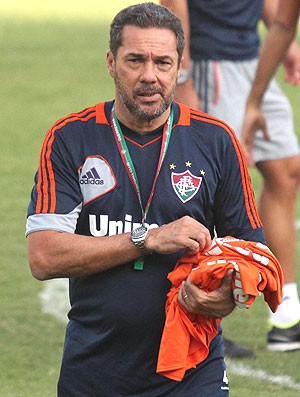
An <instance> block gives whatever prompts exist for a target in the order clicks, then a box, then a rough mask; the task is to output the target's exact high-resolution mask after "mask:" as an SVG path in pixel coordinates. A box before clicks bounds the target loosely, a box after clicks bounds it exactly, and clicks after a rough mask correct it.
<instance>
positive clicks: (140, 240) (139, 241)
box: [130, 225, 149, 255]
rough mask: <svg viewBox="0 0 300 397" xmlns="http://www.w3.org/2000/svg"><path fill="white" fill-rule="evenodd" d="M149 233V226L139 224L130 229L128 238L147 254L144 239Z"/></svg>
mask: <svg viewBox="0 0 300 397" xmlns="http://www.w3.org/2000/svg"><path fill="white" fill-rule="evenodd" d="M148 233H149V226H145V225H141V226H139V227H137V228H136V229H134V230H132V232H131V235H130V239H131V241H132V242H133V244H134V245H135V246H136V247H138V248H139V249H140V250H141V252H142V254H143V255H146V254H149V252H148V250H147V249H146V247H145V241H146V238H147V236H148Z"/></svg>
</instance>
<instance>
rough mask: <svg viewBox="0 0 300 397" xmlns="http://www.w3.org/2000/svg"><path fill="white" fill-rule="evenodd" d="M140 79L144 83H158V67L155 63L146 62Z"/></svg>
mask: <svg viewBox="0 0 300 397" xmlns="http://www.w3.org/2000/svg"><path fill="white" fill-rule="evenodd" d="M140 78H141V81H143V82H147V83H155V82H156V81H157V76H156V65H155V64H154V63H153V62H145V63H144V65H143V69H142V73H141V77H140Z"/></svg>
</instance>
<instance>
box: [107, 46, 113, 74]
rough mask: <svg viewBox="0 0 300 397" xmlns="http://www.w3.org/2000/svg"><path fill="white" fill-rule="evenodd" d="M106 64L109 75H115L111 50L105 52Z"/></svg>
mask: <svg viewBox="0 0 300 397" xmlns="http://www.w3.org/2000/svg"><path fill="white" fill-rule="evenodd" d="M106 64H107V69H108V72H109V74H110V76H111V77H114V76H115V58H114V56H113V53H112V52H111V50H108V51H107V53H106Z"/></svg>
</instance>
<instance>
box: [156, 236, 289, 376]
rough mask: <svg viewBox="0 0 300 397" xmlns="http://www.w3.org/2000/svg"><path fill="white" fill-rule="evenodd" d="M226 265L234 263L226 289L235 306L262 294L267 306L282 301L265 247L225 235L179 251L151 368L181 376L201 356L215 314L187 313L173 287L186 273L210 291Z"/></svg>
mask: <svg viewBox="0 0 300 397" xmlns="http://www.w3.org/2000/svg"><path fill="white" fill-rule="evenodd" d="M229 269H234V272H233V277H232V291H233V297H234V300H235V303H236V305H237V306H238V307H240V308H249V307H250V306H251V305H252V303H253V302H254V300H255V298H256V297H257V296H259V295H261V294H263V295H264V299H265V301H266V302H267V304H268V305H269V307H270V309H271V310H272V311H273V312H275V311H276V309H277V307H278V305H279V304H280V303H281V301H282V283H283V275H282V270H281V267H280V264H279V262H278V260H277V259H276V258H275V256H274V255H273V254H272V252H271V251H270V250H269V248H268V247H267V246H265V245H263V244H261V243H257V242H253V241H245V240H239V239H236V238H234V237H230V236H227V237H224V238H215V239H214V240H213V241H212V244H211V246H210V248H209V249H207V250H205V251H203V252H199V253H198V254H196V255H193V256H191V255H184V256H183V257H182V258H181V259H180V260H179V261H178V262H177V264H176V266H175V269H174V270H173V271H172V272H170V273H169V275H168V279H169V280H170V281H171V283H172V287H171V289H170V291H169V293H168V296H167V303H166V321H165V326H164V330H163V334H162V339H161V344H160V350H159V356H158V362H157V369H156V372H157V373H159V374H161V375H164V376H166V377H168V378H170V379H173V380H177V381H181V380H182V378H183V377H184V374H185V372H186V371H187V370H188V369H190V368H195V367H196V365H197V364H199V363H200V362H202V361H203V360H205V358H206V357H207V355H208V352H209V345H210V342H211V341H212V339H213V338H214V337H215V336H216V335H217V333H218V325H219V324H220V322H221V318H219V319H212V318H208V317H206V316H203V315H201V314H191V313H187V312H186V311H185V310H184V309H183V308H182V307H181V306H180V304H179V303H178V292H179V290H180V288H181V284H182V282H183V281H184V280H186V278H187V277H188V276H189V275H190V278H191V281H192V282H193V283H194V284H196V285H198V286H199V288H201V289H203V290H205V291H206V292H210V291H213V290H215V289H216V288H218V287H220V286H221V284H222V280H223V278H224V277H225V275H226V273H227V271H228V270H229Z"/></svg>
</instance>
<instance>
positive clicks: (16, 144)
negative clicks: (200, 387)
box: [0, 0, 300, 397]
mask: <svg viewBox="0 0 300 397" xmlns="http://www.w3.org/2000/svg"><path fill="white" fill-rule="evenodd" d="M100 3H102V2H99V1H95V0H94V1H91V0H86V1H85V2H71V1H63V0H61V1H58V0H55V1H54V0H53V1H51V2H50V1H46V2H37V1H36V2H35V1H26V2H20V1H16V0H14V1H9V2H1V4H0V47H1V55H2V56H1V59H0V74H1V94H0V95H1V96H0V98H1V102H0V105H1V106H0V115H1V120H2V122H1V133H0V153H1V162H0V167H1V168H0V173H1V185H2V188H1V191H2V194H1V208H2V221H1V223H0V232H1V244H0V258H1V259H0V260H1V273H0V274H1V277H0V294H1V299H0V313H1V315H0V396H1V397H53V396H55V395H56V381H57V378H58V372H59V366H60V359H61V354H62V346H63V339H64V324H63V322H62V321H60V320H58V319H57V318H56V317H54V316H52V315H50V314H47V313H45V312H43V310H42V302H41V298H40V293H41V292H42V291H43V289H44V287H45V285H46V284H45V283H40V282H37V281H35V280H34V279H33V278H32V276H31V274H30V271H29V268H28V263H27V255H26V242H25V238H24V228H25V220H26V209H27V204H28V201H29V196H30V190H31V187H32V183H33V175H34V172H35V169H36V167H37V161H38V155H39V149H40V145H41V141H42V139H43V136H44V134H45V132H46V130H47V128H48V127H49V126H50V125H51V124H52V122H53V121H55V120H56V119H58V118H59V117H61V116H63V115H65V114H67V113H69V112H71V111H75V110H80V109H82V108H84V107H86V106H88V105H93V104H95V103H97V102H99V101H101V100H104V99H109V98H112V97H113V85H112V82H111V80H110V78H109V77H108V75H107V72H106V66H105V52H106V49H107V46H108V44H107V43H108V24H109V20H110V18H111V16H112V15H113V14H114V13H115V12H116V11H117V10H119V9H120V8H122V7H123V6H126V5H129V4H132V3H133V2H132V1H121V0H118V1H113V2H110V4H107V5H106V6H103V5H101V4H100ZM278 78H279V79H280V82H281V84H282V87H283V89H284V90H285V91H286V93H287V95H288V96H289V98H290V100H291V102H292V105H293V108H294V110H295V124H296V128H297V132H298V134H299V133H300V113H299V100H300V92H299V88H295V87H291V86H288V85H287V84H284V83H283V82H282V80H281V72H279V74H278ZM283 172H284V170H283ZM251 175H252V179H253V183H254V186H255V190H256V191H257V194H258V191H259V185H260V178H259V176H258V174H257V173H256V172H255V171H254V170H252V171H251ZM299 218H300V205H299V203H298V209H297V219H298V220H299ZM298 258H299V259H298V265H299V267H298V271H297V281H298V285H300V233H299V232H298ZM58 292H59V291H57V296H56V299H57V300H54V298H53V302H54V303H55V305H56V306H55V307H57V310H59V307H60V305H62V306H64V302H63V301H64V299H65V298H64V295H62V297H61V295H59V294H58ZM266 320H267V310H266V305H265V304H264V302H263V301H262V300H258V301H257V302H256V303H255V305H254V306H253V307H252V308H251V310H250V311H247V312H246V311H241V310H237V311H236V312H235V313H234V314H233V315H232V316H231V317H230V318H226V319H225V320H224V321H223V324H224V328H225V329H226V335H231V336H232V337H233V339H235V340H238V341H240V342H241V343H244V344H245V345H248V346H250V347H251V348H252V349H254V350H255V352H256V359H254V360H249V361H242V362H241V361H230V362H228V369H229V377H230V386H231V393H230V395H231V397H241V396H243V397H271V396H272V397H273V396H274V395H276V396H280V397H281V396H284V397H296V396H299V394H300V372H299V362H300V352H294V353H289V354H288V353H283V354H278V353H269V352H267V351H266V348H265V345H266V343H265V342H266V341H265V338H266V332H267V321H266Z"/></svg>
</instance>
